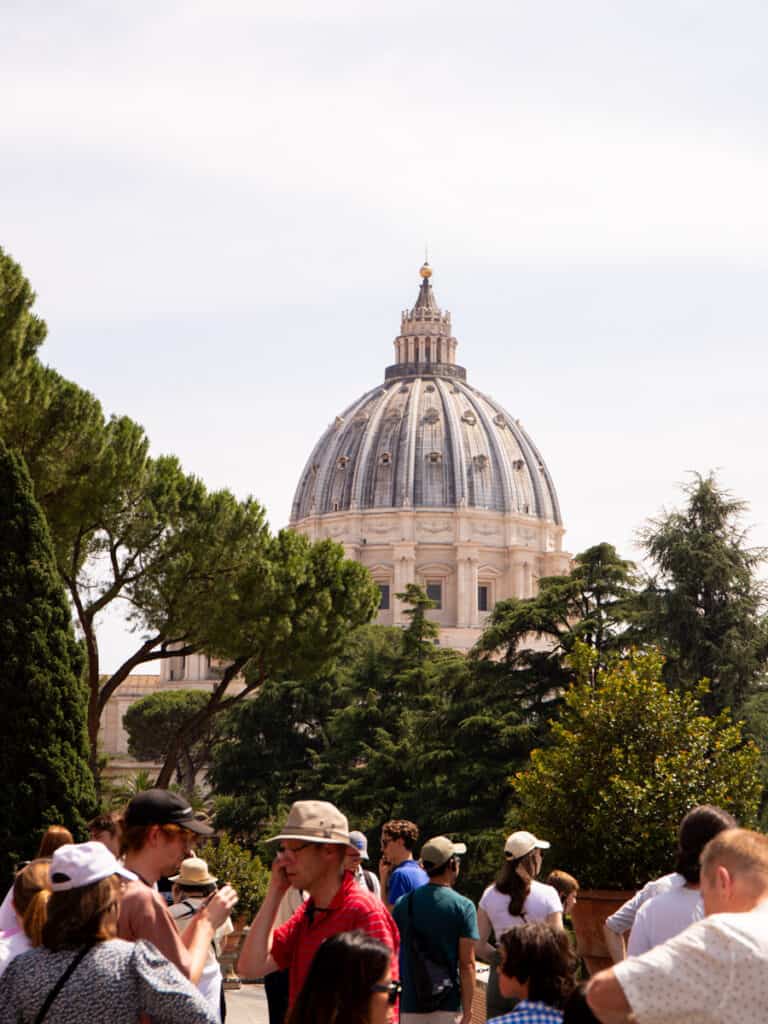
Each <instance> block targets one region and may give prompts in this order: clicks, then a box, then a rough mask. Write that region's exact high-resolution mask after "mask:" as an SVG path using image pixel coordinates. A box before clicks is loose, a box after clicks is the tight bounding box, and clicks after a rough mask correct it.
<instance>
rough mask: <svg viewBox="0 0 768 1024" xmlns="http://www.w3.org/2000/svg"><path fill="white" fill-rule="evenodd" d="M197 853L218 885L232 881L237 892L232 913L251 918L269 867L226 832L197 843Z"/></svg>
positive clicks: (265, 883) (263, 888)
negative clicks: (201, 844) (202, 843)
mask: <svg viewBox="0 0 768 1024" xmlns="http://www.w3.org/2000/svg"><path fill="white" fill-rule="evenodd" d="M197 856H199V857H202V858H203V860H204V861H206V863H207V864H208V870H209V871H210V873H211V874H212V875H213V876H214V877H215V878H217V879H218V884H219V886H222V885H232V886H234V887H235V889H236V890H237V893H238V897H239V898H238V901H237V906H236V907H235V914H236V915H237V916H238V917H245V918H247V919H248V921H251V920H253V917H254V916H255V914H256V911H257V910H258V909H259V907H260V906H261V904H262V902H263V901H264V896H265V895H266V892H267V886H268V885H269V868H268V867H266V866H265V865H264V864H263V863H262V862H261V860H260V859H259V858H258V857H257V856H255V855H254V854H253V853H251V852H250V851H249V850H246V849H245V848H244V847H242V846H240V845H238V843H236V842H235V841H234V840H232V839H230V838H229V837H228V836H227V835H222V836H221V837H219V838H218V839H216V840H211V841H209V842H207V843H205V844H204V845H203V846H201V847H198V851H197Z"/></svg>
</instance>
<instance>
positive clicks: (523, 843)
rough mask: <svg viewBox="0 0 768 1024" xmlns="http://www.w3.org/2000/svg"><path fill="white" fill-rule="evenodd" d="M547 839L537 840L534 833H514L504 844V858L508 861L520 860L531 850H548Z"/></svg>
mask: <svg viewBox="0 0 768 1024" xmlns="http://www.w3.org/2000/svg"><path fill="white" fill-rule="evenodd" d="M549 845H550V844H549V843H548V842H547V840H546V839H537V838H536V836H535V835H534V834H533V832H513V833H512V835H511V836H507V841H506V843H504V856H505V857H506V858H507V859H508V860H519V859H520V857H524V856H525V855H526V853H530V852H531V850H548V849H549Z"/></svg>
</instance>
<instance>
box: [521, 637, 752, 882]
mask: <svg viewBox="0 0 768 1024" xmlns="http://www.w3.org/2000/svg"><path fill="white" fill-rule="evenodd" d="M590 658H591V656H590V653H589V651H588V650H587V649H586V648H585V647H584V646H583V645H579V647H577V649H576V652H575V657H574V664H575V666H576V667H577V669H578V670H580V672H578V673H577V674H578V675H580V678H581V679H582V680H584V679H586V678H587V670H588V669H590V668H591V665H590V664H589V662H590ZM662 666H663V659H662V658H661V656H660V655H659V654H658V653H657V652H656V651H646V652H637V651H635V652H631V653H630V654H629V655H628V656H625V657H622V658H620V659H616V660H614V662H613V663H612V664H611V665H610V666H609V668H608V670H607V671H606V672H605V673H603V674H602V675H601V676H599V677H598V681H597V684H596V685H595V686H591V685H589V684H588V683H586V682H584V681H581V682H577V683H576V684H575V685H573V686H572V687H571V688H570V689H569V690H568V691H567V692H566V694H565V698H564V707H563V712H562V715H561V717H560V720H559V721H557V722H554V723H553V724H552V727H551V737H550V738H551V746H549V747H547V748H545V749H540V750H534V751H533V753H532V755H531V762H530V765H529V767H528V768H526V769H525V770H524V771H521V772H519V773H518V774H517V775H516V776H515V778H514V780H513V785H514V789H515V793H516V798H517V803H518V815H519V816H518V817H517V819H516V820H515V821H514V822H512V826H513V827H514V828H528V829H531V830H532V831H534V832H536V833H537V834H539V835H541V836H542V837H544V838H546V839H549V840H550V841H551V842H552V846H553V850H552V858H551V859H552V861H553V866H557V867H560V868H563V869H564V870H566V871H569V872H571V873H572V874H574V875H575V876H576V877H577V878H578V880H579V882H580V883H581V885H582V887H585V888H621V889H633V888H636V887H637V886H639V885H641V884H642V883H644V882H646V881H648V879H650V878H653V877H656V876H657V875H659V874H663V873H665V872H667V871H670V870H671V869H672V858H673V854H674V849H675V837H676V832H677V827H678V825H679V822H680V819H681V818H682V817H683V815H684V814H685V813H686V812H687V811H689V810H690V809H691V808H692V807H694V806H695V805H696V804H701V803H712V804H716V805H718V806H719V807H722V808H724V809H725V810H728V811H730V812H731V813H732V814H734V815H735V816H736V817H737V818H738V819H739V821H740V822H741V823H742V824H743V825H745V826H747V827H749V826H750V825H752V824H753V823H754V821H755V817H756V813H757V809H758V805H759V800H760V791H761V780H760V755H759V751H758V749H757V747H756V746H755V745H754V744H753V743H752V742H751V741H745V740H744V738H743V736H742V731H741V726H740V725H734V724H733V722H732V720H731V718H730V715H729V713H728V712H723V713H721V714H720V715H718V716H717V717H716V718H708V717H706V716H705V715H703V714H702V712H701V707H700V704H699V695H700V694H701V693H703V692H706V687H705V686H704V685H703V684H702V686H700V687H699V690H698V692H697V693H696V694H692V693H680V692H675V693H670V692H669V691H668V690H667V689H666V687H665V685H664V683H663V682H662V678H661V673H662ZM554 862H556V864H555V863H554Z"/></svg>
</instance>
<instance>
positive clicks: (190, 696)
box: [123, 690, 213, 794]
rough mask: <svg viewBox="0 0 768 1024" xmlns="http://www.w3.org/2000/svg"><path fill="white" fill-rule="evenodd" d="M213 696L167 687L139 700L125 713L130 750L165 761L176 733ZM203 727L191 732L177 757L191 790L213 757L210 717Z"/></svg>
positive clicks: (178, 772) (183, 779) (178, 771)
mask: <svg viewBox="0 0 768 1024" xmlns="http://www.w3.org/2000/svg"><path fill="white" fill-rule="evenodd" d="M209 698H210V694H209V693H206V692H203V691H200V690H166V691H163V692H161V693H152V694H150V695H149V696H148V697H143V698H142V699H141V700H137V701H136V702H135V703H134V704H132V705H131V706H130V707H129V708H128V710H127V711H126V713H125V715H124V716H123V727H124V728H125V730H126V732H127V733H128V753H129V754H130V755H131V757H135V758H136V759H137V760H139V761H164V760H165V758H166V756H167V754H168V749H169V747H170V745H171V741H172V739H173V737H174V735H175V734H176V733H177V732H178V730H179V729H180V728H182V727H183V726H185V725H187V723H188V722H189V721H190V720H191V719H192V718H193V716H194V715H196V714H197V713H198V712H199V711H200V710H201V709H203V708H205V707H206V705H207V704H208V701H209ZM202 730H203V731H202V732H198V731H196V732H194V733H191V734H190V735H189V736H188V738H187V742H186V743H185V744H184V746H182V747H181V748H180V750H179V753H178V756H177V759H176V766H175V767H176V778H177V781H178V782H179V784H180V786H181V788H182V790H183V791H184V792H185V793H187V794H191V793H192V791H193V790H194V788H195V776H196V775H197V773H198V772H199V771H200V770H201V769H202V768H203V767H204V766H205V765H207V763H208V761H209V759H210V749H211V743H212V742H213V723H212V722H211V720H210V719H207V720H206V721H205V723H204V724H203V726H202Z"/></svg>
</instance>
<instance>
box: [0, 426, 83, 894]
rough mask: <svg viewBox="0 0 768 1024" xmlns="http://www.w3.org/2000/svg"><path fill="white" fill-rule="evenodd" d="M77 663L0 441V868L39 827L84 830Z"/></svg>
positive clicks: (22, 478) (27, 487) (31, 849)
mask: <svg viewBox="0 0 768 1024" xmlns="http://www.w3.org/2000/svg"><path fill="white" fill-rule="evenodd" d="M82 663H83V661H82V653H81V651H80V647H79V645H78V643H77V641H76V640H75V636H74V631H73V628H72V619H71V615H70V609H69V606H68V604H67V599H66V596H65V593H64V589H63V586H62V584H61V582H60V580H59V577H58V574H57V571H56V564H55V561H54V556H53V548H52V544H51V538H50V534H49V531H48V524H47V522H46V520H45V517H44V515H43V513H42V511H41V510H40V507H39V505H38V504H37V502H36V501H35V498H34V494H33V490H32V483H31V481H30V477H29V473H28V472H27V469H26V466H25V464H24V461H23V459H22V458H21V456H20V455H18V454H16V453H15V452H13V451H10V450H9V449H8V448H7V447H6V446H5V445H4V444H3V442H2V441H0V666H1V668H0V707H1V708H2V718H0V779H2V782H3V784H2V787H0V877H5V878H8V876H9V875H10V873H11V871H12V869H13V866H14V864H15V863H16V862H17V861H18V860H19V859H21V858H25V857H32V856H34V853H35V848H36V846H37V842H38V840H39V837H40V833H41V831H42V830H43V829H44V828H45V827H46V826H48V825H51V824H63V825H66V826H67V827H68V828H69V829H70V830H71V831H72V832H73V833H74V834H78V833H79V834H81V835H82V834H83V832H84V826H85V820H86V819H87V816H89V815H90V814H91V813H92V812H93V811H94V809H95V804H96V796H95V790H94V784H93V776H92V775H91V771H90V769H89V767H88V741H87V731H86V707H87V691H86V688H85V685H84V683H83V681H82V678H81V670H82Z"/></svg>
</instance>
